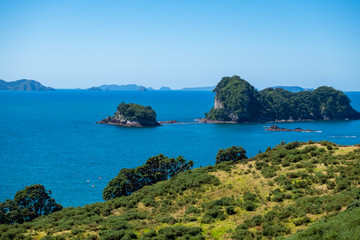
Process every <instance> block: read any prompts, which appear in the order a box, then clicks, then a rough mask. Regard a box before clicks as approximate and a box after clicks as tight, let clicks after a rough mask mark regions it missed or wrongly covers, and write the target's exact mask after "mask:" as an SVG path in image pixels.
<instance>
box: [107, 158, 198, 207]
mask: <svg viewBox="0 0 360 240" xmlns="http://www.w3.org/2000/svg"><path fill="white" fill-rule="evenodd" d="M193 165H194V162H193V161H188V162H187V161H186V160H185V159H184V158H183V157H181V156H179V157H178V158H177V159H174V158H168V157H166V156H164V155H162V154H159V155H157V156H155V157H151V158H149V159H148V160H147V161H146V163H145V164H144V165H142V166H139V167H137V168H131V169H127V168H123V169H121V171H120V172H119V174H118V175H117V176H116V177H115V178H113V179H112V180H111V181H110V182H109V184H108V185H107V186H106V188H105V189H104V191H103V198H104V199H105V200H110V199H113V198H117V197H121V196H129V195H130V194H132V193H133V192H135V191H137V190H139V189H141V188H143V187H144V186H147V185H152V184H154V183H157V182H159V181H163V180H166V179H168V178H171V177H173V176H175V175H176V174H178V173H180V172H184V171H186V170H189V169H190V168H191V167H192V166H193Z"/></svg>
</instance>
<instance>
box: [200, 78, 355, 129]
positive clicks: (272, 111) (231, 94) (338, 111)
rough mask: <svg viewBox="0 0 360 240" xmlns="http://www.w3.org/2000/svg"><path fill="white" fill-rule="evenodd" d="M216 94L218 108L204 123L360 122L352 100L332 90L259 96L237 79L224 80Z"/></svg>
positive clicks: (279, 90)
mask: <svg viewBox="0 0 360 240" xmlns="http://www.w3.org/2000/svg"><path fill="white" fill-rule="evenodd" d="M293 90H294V89H293ZM297 90H301V89H297ZM213 92H215V93H216V95H215V104H214V107H213V108H212V109H211V110H210V112H209V113H207V114H206V116H205V119H202V120H201V121H202V122H205V123H243V122H271V121H300V120H345V119H360V113H359V112H357V111H356V110H354V109H353V108H352V107H351V106H350V99H349V98H348V97H347V96H346V95H345V94H344V93H343V92H342V91H339V90H336V89H334V88H332V87H325V86H323V87H319V88H317V89H315V90H313V91H297V92H290V91H287V90H285V89H283V88H281V87H279V88H276V89H275V88H266V89H264V90H261V91H260V92H259V91H257V90H256V89H255V88H254V87H253V86H252V85H251V84H249V83H248V82H247V81H245V80H244V79H241V78H240V77H239V76H236V75H235V76H232V77H223V78H222V80H221V81H220V82H219V83H218V84H217V86H216V88H215V89H214V90H213Z"/></svg>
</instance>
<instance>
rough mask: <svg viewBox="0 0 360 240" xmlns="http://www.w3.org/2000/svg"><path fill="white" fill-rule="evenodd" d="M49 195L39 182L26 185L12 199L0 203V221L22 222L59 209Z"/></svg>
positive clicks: (60, 207) (8, 222)
mask: <svg viewBox="0 0 360 240" xmlns="http://www.w3.org/2000/svg"><path fill="white" fill-rule="evenodd" d="M50 195H51V192H50V191H46V190H45V187H44V186H43V185H41V184H35V185H31V186H26V187H25V188H24V189H23V190H20V191H18V192H17V193H16V194H15V197H14V200H10V199H7V200H6V201H5V202H3V203H0V223H5V224H14V223H23V222H24V221H31V220H33V219H35V218H37V217H39V216H42V215H48V214H50V213H52V212H56V211H59V210H61V209H62V206H61V205H60V204H58V203H56V202H55V200H54V199H53V198H51V196H50Z"/></svg>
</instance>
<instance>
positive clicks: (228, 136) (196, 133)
mask: <svg viewBox="0 0 360 240" xmlns="http://www.w3.org/2000/svg"><path fill="white" fill-rule="evenodd" d="M346 94H347V95H348V96H349V97H350V99H351V100H352V106H353V107H354V108H355V109H356V110H358V111H360V92H347V93H346ZM121 102H133V103H138V104H142V105H151V106H152V107H153V109H154V110H155V111H156V112H157V114H158V120H160V121H161V120H173V119H176V120H177V121H180V122H188V123H187V124H169V125H164V126H161V127H158V128H124V127H118V126H111V125H101V124H95V122H96V121H99V120H101V119H103V118H105V117H106V116H108V115H113V113H114V112H115V110H116V107H117V105H118V104H119V103H121ZM213 102H214V94H213V93H211V92H183V91H152V92H127V91H108V92H89V91H84V90H57V91H54V92H6V91H0V177H1V183H2V184H1V185H0V201H5V199H7V198H13V196H14V194H15V193H16V192H17V191H18V190H20V189H22V188H24V187H25V186H27V185H31V184H35V183H40V184H43V185H44V186H45V187H46V189H50V190H51V192H52V195H53V197H54V198H55V200H56V201H57V202H58V203H61V204H62V205H63V206H66V207H68V206H83V205H85V204H88V203H94V202H98V201H102V190H103V189H104V188H105V186H106V185H107V183H108V182H109V181H110V179H112V178H113V177H115V176H116V175H117V173H118V172H119V171H120V169H121V168H132V167H136V166H138V165H141V164H143V163H144V162H145V161H146V160H147V159H148V158H149V157H151V156H154V155H157V154H159V153H163V154H165V155H167V156H170V157H177V156H179V155H182V156H184V158H185V159H187V160H193V161H195V163H196V166H207V165H210V164H214V162H215V156H216V153H217V151H218V150H219V149H220V148H226V147H230V146H233V145H237V146H239V145H240V146H243V147H244V148H245V149H246V150H247V153H248V156H253V155H255V154H256V153H258V152H259V150H260V151H264V150H265V149H266V148H267V147H268V146H271V147H273V146H275V145H276V144H279V143H280V142H281V141H282V140H284V141H286V142H291V141H295V140H298V141H308V140H310V139H311V140H314V141H319V140H329V141H333V142H336V143H339V144H359V143H360V120H356V121H316V122H293V123H277V125H279V126H280V127H286V128H292V129H293V128H296V127H301V128H303V129H313V130H317V131H319V132H312V133H305V132H268V131H265V127H266V126H269V125H271V123H265V124H199V123H191V122H194V119H196V118H200V117H203V116H204V113H205V112H207V111H209V110H210V109H211V107H212V106H213Z"/></svg>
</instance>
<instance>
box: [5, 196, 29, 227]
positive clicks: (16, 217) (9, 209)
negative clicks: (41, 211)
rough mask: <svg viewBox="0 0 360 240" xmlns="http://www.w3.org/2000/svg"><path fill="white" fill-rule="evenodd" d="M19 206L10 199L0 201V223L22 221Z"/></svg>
mask: <svg viewBox="0 0 360 240" xmlns="http://www.w3.org/2000/svg"><path fill="white" fill-rule="evenodd" d="M23 222H24V219H23V216H22V215H21V211H20V208H19V207H18V206H17V205H16V204H15V203H14V201H13V200H11V199H6V201H5V202H1V203H0V224H15V223H23Z"/></svg>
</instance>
